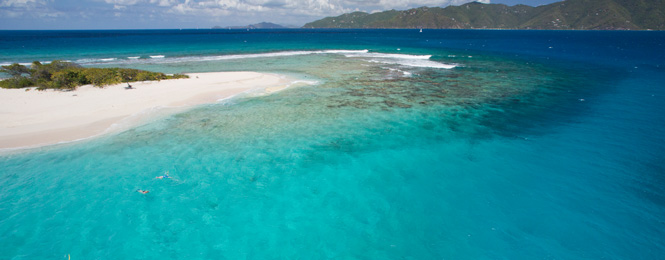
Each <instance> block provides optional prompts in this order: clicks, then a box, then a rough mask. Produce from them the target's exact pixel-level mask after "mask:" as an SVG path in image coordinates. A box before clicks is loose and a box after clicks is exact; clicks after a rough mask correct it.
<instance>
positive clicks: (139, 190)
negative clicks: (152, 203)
mask: <svg viewBox="0 0 665 260" xmlns="http://www.w3.org/2000/svg"><path fill="white" fill-rule="evenodd" d="M136 191H137V192H140V193H143V194H146V193H148V192H150V191H149V190H142V189H138V190H136Z"/></svg>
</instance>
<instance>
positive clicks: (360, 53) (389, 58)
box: [0, 50, 458, 69]
mask: <svg viewBox="0 0 665 260" xmlns="http://www.w3.org/2000/svg"><path fill="white" fill-rule="evenodd" d="M321 54H323V55H325V54H334V55H344V56H345V57H347V58H360V59H366V60H368V61H369V62H376V63H383V64H395V65H400V66H406V67H422V68H439V69H452V68H455V67H457V66H458V65H457V64H445V63H441V62H436V61H432V60H430V58H431V57H432V55H409V54H393V53H379V52H369V50H318V51H281V52H267V53H251V54H229V55H216V56H186V57H168V58H167V57H166V55H149V56H148V57H150V58H146V59H144V58H141V56H130V57H127V58H122V59H119V58H102V59H90V58H86V59H79V60H76V61H74V62H76V63H78V64H82V65H94V64H136V63H150V64H155V63H157V64H161V63H184V62H206V61H223V60H241V59H257V58H278V57H289V56H299V55H321ZM0 65H5V63H2V64H0ZM6 65H10V63H7V64H6ZM26 65H30V64H29V63H26Z"/></svg>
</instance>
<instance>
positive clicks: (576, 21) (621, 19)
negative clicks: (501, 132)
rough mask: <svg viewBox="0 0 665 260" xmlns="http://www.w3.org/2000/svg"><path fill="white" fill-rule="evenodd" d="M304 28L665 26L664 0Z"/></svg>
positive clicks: (576, 2) (432, 10)
mask: <svg viewBox="0 0 665 260" xmlns="http://www.w3.org/2000/svg"><path fill="white" fill-rule="evenodd" d="M303 28H429V29H485V28H488V29H489V28H492V29H559V30H560V29H575V30H646V29H652V30H664V29H665V0H566V1H562V2H557V3H552V4H549V5H543V6H538V7H532V6H526V5H516V6H506V5H503V4H481V3H477V2H473V3H468V4H465V5H461V6H448V7H446V8H439V7H420V8H415V9H410V10H405V11H396V10H390V11H385V12H379V13H373V14H368V13H363V12H354V13H348V14H343V15H340V16H337V17H327V18H324V19H321V20H318V21H314V22H311V23H308V24H305V25H304V26H303Z"/></svg>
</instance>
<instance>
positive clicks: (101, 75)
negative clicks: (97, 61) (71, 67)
mask: <svg viewBox="0 0 665 260" xmlns="http://www.w3.org/2000/svg"><path fill="white" fill-rule="evenodd" d="M83 74H84V75H85V78H86V79H87V82H89V83H90V84H92V85H95V86H97V87H101V86H106V85H112V84H118V83H121V82H122V78H121V77H120V76H119V75H118V73H116V71H115V70H114V69H99V68H89V69H86V70H84V72H83Z"/></svg>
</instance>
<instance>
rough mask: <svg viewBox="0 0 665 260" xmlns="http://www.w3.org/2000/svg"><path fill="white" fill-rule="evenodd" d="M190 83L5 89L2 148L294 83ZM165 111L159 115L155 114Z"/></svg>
mask: <svg viewBox="0 0 665 260" xmlns="http://www.w3.org/2000/svg"><path fill="white" fill-rule="evenodd" d="M187 75H189V78H188V79H173V80H163V81H144V82H132V83H130V84H131V85H132V89H126V86H127V83H122V84H117V85H112V86H106V87H104V88H99V87H94V86H90V85H86V86H81V87H79V88H77V89H76V90H74V91H57V90H45V91H38V90H36V89H34V88H32V89H0V150H18V149H26V148H36V147H42V146H49V145H54V144H59V143H68V142H73V141H79V140H84V139H89V138H93V137H97V136H102V135H106V134H110V133H117V132H121V131H123V130H126V129H128V128H130V127H132V126H136V125H139V124H141V123H142V122H145V121H146V120H148V119H150V118H151V117H152V116H154V115H153V114H159V115H164V114H172V113H177V112H179V111H182V110H184V109H188V108H191V107H193V106H196V105H201V104H210V103H215V102H217V101H219V100H223V99H227V98H230V97H233V96H235V95H238V94H241V93H244V92H248V91H257V92H261V93H266V94H269V93H272V92H276V91H279V90H283V89H285V88H286V87H288V86H289V85H290V83H291V82H294V81H293V80H292V79H290V78H287V77H284V76H281V75H277V74H267V73H258V72H210V73H191V74H187ZM156 110H158V111H160V112H159V113H157V112H155V111H156Z"/></svg>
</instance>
